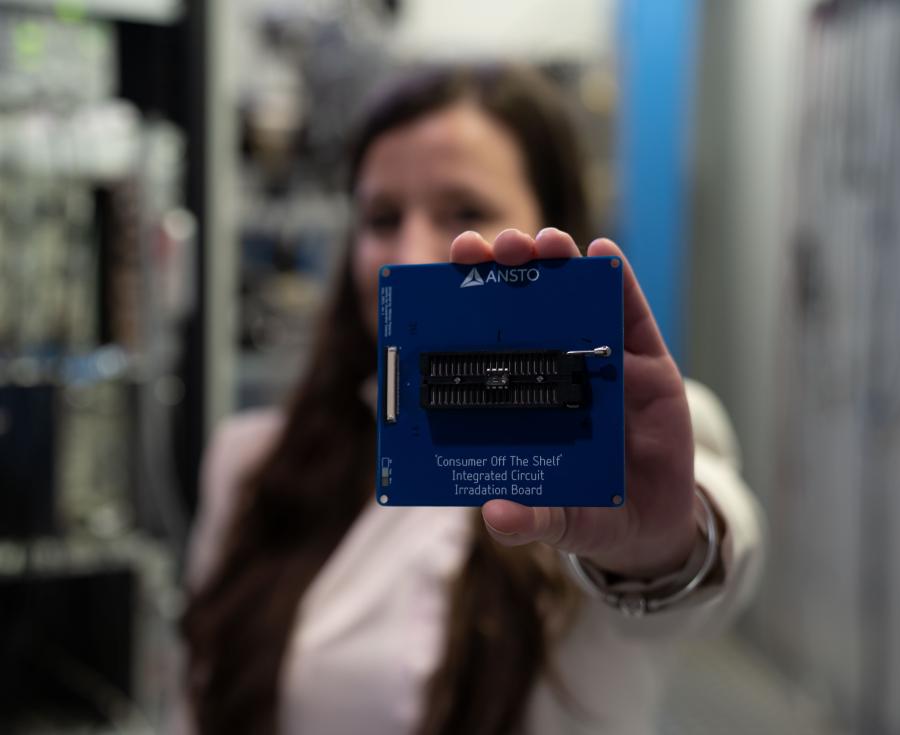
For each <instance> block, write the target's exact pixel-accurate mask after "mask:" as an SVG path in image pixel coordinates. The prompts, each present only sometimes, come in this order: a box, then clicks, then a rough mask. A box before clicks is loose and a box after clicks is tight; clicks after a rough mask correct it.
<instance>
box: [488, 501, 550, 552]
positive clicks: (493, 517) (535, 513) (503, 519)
mask: <svg viewBox="0 0 900 735" xmlns="http://www.w3.org/2000/svg"><path fill="white" fill-rule="evenodd" d="M481 514H482V517H483V518H484V522H485V524H486V526H487V529H488V532H489V533H490V534H491V536H492V537H493V538H494V539H495V540H496V541H497V542H499V543H501V544H503V545H504V546H521V545H522V544H529V543H532V542H533V541H543V542H545V543H548V544H557V543H559V541H560V540H561V539H562V538H563V537H564V536H565V533H566V516H565V512H564V510H563V509H562V508H530V507H528V506H526V505H520V504H519V503H514V502H512V501H511V500H489V501H488V502H487V503H485V504H484V506H483V507H482V509H481Z"/></svg>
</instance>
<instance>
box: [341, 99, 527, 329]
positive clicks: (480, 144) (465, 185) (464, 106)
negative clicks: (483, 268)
mask: <svg viewBox="0 0 900 735" xmlns="http://www.w3.org/2000/svg"><path fill="white" fill-rule="evenodd" d="M355 194H356V209H357V222H358V224H357V228H356V232H355V242H354V248H353V275H354V280H355V283H356V287H357V289H358V291H359V296H360V303H361V304H362V305H363V308H364V309H366V313H365V314H364V316H365V319H366V323H367V324H368V326H369V329H370V330H371V333H372V335H373V336H374V335H376V334H377V323H378V322H377V314H378V271H379V269H380V268H381V267H382V266H383V265H386V264H388V263H397V264H402V263H436V262H440V261H446V260H447V258H448V256H449V252H450V243H451V242H452V241H453V238H454V237H456V236H457V235H458V234H460V233H461V232H464V231H466V230H476V231H478V232H480V233H481V234H482V235H483V236H484V237H485V238H487V239H488V240H493V239H494V238H495V237H496V236H497V235H498V234H500V232H502V231H503V230H504V229H506V228H508V227H515V228H517V229H519V230H522V231H523V232H527V233H529V234H531V235H534V234H535V233H536V232H537V231H538V229H540V227H541V213H540V206H539V204H538V202H537V199H536V198H535V195H534V192H533V191H532V189H531V185H530V184H529V182H528V179H527V175H526V170H525V160H524V158H523V155H522V151H521V150H520V149H519V147H518V145H517V143H516V140H515V138H513V136H512V134H511V133H510V132H508V131H507V130H506V128H505V127H503V125H502V124H501V123H499V122H497V121H496V120H494V119H493V118H492V117H490V116H489V115H488V114H487V113H485V112H483V111H482V110H480V109H479V108H478V107H477V106H476V105H475V104H474V103H471V102H459V103H456V104H453V105H451V106H448V107H446V108H444V109H441V110H438V111H436V112H433V113H430V114H428V115H425V116H423V117H421V118H419V119H417V120H414V121H413V122H411V123H409V124H407V125H404V126H401V127H398V128H394V129H392V130H389V131H388V132H386V133H384V134H383V135H382V136H381V137H379V138H376V139H375V141H374V142H373V143H372V145H371V146H370V147H369V150H368V152H367V153H366V155H365V157H364V158H363V162H362V165H361V167H360V173H359V180H358V182H357V188H356V193H355Z"/></svg>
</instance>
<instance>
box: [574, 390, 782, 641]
mask: <svg viewBox="0 0 900 735" xmlns="http://www.w3.org/2000/svg"><path fill="white" fill-rule="evenodd" d="M685 387H686V391H687V398H688V404H689V406H690V411H691V422H692V427H693V432H694V478H695V481H696V483H697V484H698V485H699V486H700V487H701V488H702V489H703V490H704V491H705V493H706V495H707V497H708V498H709V499H710V501H711V502H712V504H713V506H714V508H715V510H716V512H717V513H718V515H719V518H720V519H721V521H722V522H723V525H724V532H723V534H722V537H721V539H720V545H719V548H720V554H721V561H722V569H723V571H724V574H723V575H722V577H721V579H720V580H719V581H717V582H716V583H712V584H705V585H703V586H702V587H701V588H700V589H699V590H698V591H697V592H695V593H694V594H693V595H691V596H690V597H688V598H687V599H685V600H683V601H682V602H680V603H678V604H676V605H673V606H671V607H668V608H666V609H664V610H660V611H657V612H654V613H652V614H649V615H645V616H644V617H641V618H634V617H627V616H625V615H623V614H621V613H620V612H619V611H617V610H614V609H612V608H611V607H609V606H608V605H607V604H606V603H604V602H602V601H601V600H592V601H591V603H590V606H589V607H590V613H589V614H591V615H600V616H602V617H603V618H605V619H607V622H608V624H609V625H611V626H612V627H613V628H614V629H615V630H617V631H619V632H620V633H622V634H623V635H626V636H639V637H673V638H674V637H680V636H682V635H692V634H697V633H701V632H702V633H703V634H704V635H706V634H710V633H716V632H719V631H721V630H722V629H724V628H725V627H726V626H727V625H728V624H729V623H731V622H732V621H733V620H734V618H735V617H736V616H737V614H738V613H739V612H740V611H741V610H742V609H743V608H744V607H745V606H746V604H747V603H748V602H749V600H750V598H751V597H752V595H753V593H754V591H755V589H756V586H757V583H758V581H759V576H760V573H761V570H762V565H763V559H764V549H765V537H766V530H765V521H764V518H763V514H762V510H761V508H760V506H759V503H758V502H757V500H756V498H755V497H754V495H753V493H752V491H751V490H750V489H749V488H748V487H747V485H746V484H745V483H744V481H743V480H742V479H741V475H740V452H739V449H738V444H737V441H736V438H735V434H734V430H733V428H732V426H731V422H730V421H729V419H728V416H727V414H726V413H725V409H724V408H723V406H722V404H721V402H720V401H719V400H718V398H716V396H715V395H714V394H713V393H712V391H710V390H709V389H708V388H706V387H704V386H702V385H700V384H699V383H696V382H694V381H690V380H688V381H686V382H685Z"/></svg>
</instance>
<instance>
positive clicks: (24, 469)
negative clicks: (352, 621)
mask: <svg viewBox="0 0 900 735" xmlns="http://www.w3.org/2000/svg"><path fill="white" fill-rule="evenodd" d="M95 5H96V6H97V7H96V8H95V7H94V6H95ZM120 5H121V7H122V9H124V11H125V12H124V15H122V16H120V15H119V14H118V13H117V5H116V4H115V3H100V4H95V3H17V2H5V1H4V2H0V730H2V731H3V732H19V731H22V732H30V731H31V730H32V729H37V730H41V729H43V730H44V731H46V730H47V729H50V730H54V731H55V728H56V727H58V726H59V727H61V726H62V723H73V724H74V723H78V722H80V721H94V722H106V723H107V724H114V725H115V726H116V729H117V730H121V729H122V728H123V727H124V726H125V723H126V721H128V722H130V721H134V722H137V723H139V724H140V723H143V724H146V721H147V718H146V717H145V716H144V715H141V714H139V709H138V708H137V707H135V706H134V704H133V703H134V702H135V701H136V700H137V699H139V690H140V689H141V687H144V686H145V685H147V676H148V674H150V669H152V668H154V667H157V666H158V662H152V661H150V660H149V659H147V658H146V657H143V656H141V655H139V649H140V647H141V639H140V637H139V636H138V629H137V624H136V621H137V620H138V618H139V616H141V615H143V614H144V613H143V612H142V609H143V607H144V606H145V603H146V602H147V600H150V599H156V600H158V601H159V603H160V604H159V612H160V614H161V615H162V616H169V617H171V615H172V614H174V611H175V603H176V602H177V600H176V599H175V597H174V596H173V594H174V593H173V592H172V590H173V580H174V557H173V555H172V554H171V553H170V551H169V550H168V549H169V547H170V546H171V547H172V548H175V549H177V548H178V547H179V546H180V544H181V543H183V540H184V536H185V529H186V523H187V521H186V515H185V512H184V510H183V505H182V502H181V500H180V498H179V497H178V494H177V489H178V481H177V466H176V457H175V438H174V435H173V431H172V412H173V411H174V410H175V409H176V407H177V406H178V405H179V404H181V403H182V401H183V399H184V397H185V384H184V380H183V379H182V377H181V375H180V369H181V368H180V364H181V360H182V359H183V347H182V336H181V330H182V328H183V325H184V322H185V321H186V320H187V319H189V318H190V317H191V315H192V314H193V312H194V311H195V308H196V301H195V292H196V285H195V261H196V257H197V254H196V232H197V226H196V223H195V220H194V217H193V216H192V215H191V214H190V213H188V211H187V210H186V209H185V203H186V197H185V183H184V182H185V178H186V169H187V163H186V137H185V131H184V129H183V128H181V127H179V126H178V125H175V124H173V122H171V121H169V120H167V119H166V118H165V117H164V116H163V115H162V114H154V113H164V112H165V110H162V109H160V110H156V111H153V110H151V109H150V106H149V105H147V99H146V97H144V96H143V94H140V95H137V96H136V97H135V98H129V97H128V96H127V90H126V86H127V85H126V83H125V81H123V80H126V81H127V77H128V75H127V74H124V73H123V67H124V64H125V60H126V59H127V58H128V49H127V48H124V50H123V45H122V43H123V38H127V39H128V40H129V42H130V41H132V40H140V39H141V38H159V37H160V34H162V33H164V30H163V29H164V28H165V27H168V24H174V23H176V21H177V20H178V18H179V14H178V12H177V10H178V4H177V3H172V2H169V3H156V4H154V3H150V2H144V3H138V4H134V3H132V4H131V5H129V4H128V3H123V4H120ZM95 10H96V11H97V12H94V11H95ZM151 23H152V24H156V23H163V24H166V25H164V26H162V27H159V26H155V25H150V24H151ZM172 27H174V26H172ZM148 667H149V668H148ZM158 683H159V682H156V683H155V684H154V688H157V685H158Z"/></svg>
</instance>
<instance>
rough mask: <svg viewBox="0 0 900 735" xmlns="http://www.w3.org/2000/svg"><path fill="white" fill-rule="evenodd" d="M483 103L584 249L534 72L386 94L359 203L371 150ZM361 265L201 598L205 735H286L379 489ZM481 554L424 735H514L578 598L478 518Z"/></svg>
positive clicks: (199, 701)
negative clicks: (318, 635) (315, 610)
mask: <svg viewBox="0 0 900 735" xmlns="http://www.w3.org/2000/svg"><path fill="white" fill-rule="evenodd" d="M461 99H471V100H472V101H474V102H476V103H477V104H478V105H479V106H480V107H481V108H482V109H484V110H485V111H486V112H487V113H489V114H491V115H492V116H494V117H495V118H496V119H497V120H499V121H500V122H502V123H503V124H504V125H505V126H506V127H507V129H508V130H509V131H510V133H511V134H512V135H513V136H514V137H515V139H516V140H517V142H518V143H519V145H520V147H521V150H522V152H523V154H524V156H525V159H526V165H527V173H528V177H529V182H530V183H531V185H532V187H533V189H534V191H535V193H536V195H537V199H538V201H539V203H540V206H541V210H542V212H541V213H542V215H543V221H544V224H546V225H553V226H556V227H559V228H560V229H564V230H567V231H568V232H570V233H571V234H572V235H573V236H574V237H575V238H576V241H577V242H579V243H582V244H583V243H585V242H586V239H587V237H588V234H589V218H588V208H587V203H586V197H585V192H584V188H583V184H582V176H581V171H580V167H581V165H582V161H581V158H580V155H579V150H578V148H577V144H576V140H577V136H576V135H575V134H574V130H573V125H572V123H571V122H570V117H569V115H568V114H567V112H566V110H565V109H564V105H563V103H562V101H561V99H560V96H559V94H558V93H557V92H556V91H555V90H554V89H553V87H552V85H550V84H548V83H547V81H546V80H545V79H543V78H542V77H540V76H539V75H537V74H536V73H535V72H533V71H527V70H523V69H518V68H515V67H509V66H486V67H466V68H460V67H453V68H439V69H430V70H427V71H424V72H419V73H415V74H412V75H409V76H407V77H404V78H402V79H400V80H398V81H395V82H394V83H393V84H392V85H391V86H390V87H389V88H387V89H384V90H381V91H380V93H379V94H377V95H376V96H375V98H374V101H373V102H372V103H371V104H370V105H369V107H368V108H367V112H366V114H365V115H364V116H363V118H362V124H361V125H360V126H359V128H358V131H357V135H356V137H355V140H354V141H353V145H352V148H351V152H350V157H349V158H350V176H349V184H350V189H351V192H352V190H353V189H354V187H355V184H356V179H357V176H358V173H359V170H360V167H361V166H362V163H363V160H364V157H365V154H366V152H367V151H368V149H369V148H370V146H371V144H372V143H373V141H375V140H376V139H377V138H378V137H379V136H380V135H381V134H383V133H385V132H386V131H388V130H391V129H393V128H396V127H398V126H400V125H402V124H404V123H407V122H410V121H412V120H415V119H417V118H419V117H421V116H423V115H425V114H427V113H429V112H433V111H437V110H440V109H442V108H443V107H446V106H448V105H450V104H452V103H453V102H456V101H459V100H461ZM350 257H351V254H350V252H348V255H347V258H346V259H345V261H344V263H343V266H342V268H341V269H340V271H339V275H338V282H337V284H336V288H335V290H334V298H333V300H332V302H331V303H330V305H329V307H328V308H327V309H326V312H325V314H324V319H323V320H322V322H321V324H320V329H319V332H318V337H317V341H316V343H315V346H314V349H313V352H312V357H311V360H310V363H309V366H308V369H307V371H306V373H305V375H304V377H303V379H302V381H301V383H300V385H299V387H298V389H297V391H296V393H295V394H294V397H293V399H292V400H291V402H290V404H289V406H288V409H287V419H286V424H285V426H284V429H283V431H282V432H281V434H280V436H279V438H278V440H277V441H276V443H275V445H274V446H273V447H272V449H271V451H270V452H269V454H268V455H267V456H266V458H265V459H264V461H263V462H262V463H261V464H260V465H259V466H258V467H256V468H254V470H253V471H252V472H251V473H250V474H249V475H248V476H247V477H246V478H244V481H243V483H242V486H241V493H240V498H239V503H238V508H237V511H236V513H235V515H234V520H233V523H232V525H231V528H230V530H229V532H228V534H227V537H226V539H225V546H224V550H223V554H222V558H221V562H220V563H219V565H218V567H217V569H216V571H215V573H214V574H213V576H212V578H211V579H209V580H208V581H207V582H206V584H205V585H204V586H203V587H202V589H200V590H199V591H198V592H197V593H195V594H194V595H193V597H192V598H191V600H190V603H189V607H188V610H187V613H186V615H185V617H184V621H183V631H184V634H185V636H186V639H187V642H188V645H189V654H190V657H189V670H188V675H189V681H188V685H189V694H190V702H191V704H192V706H193V711H194V715H195V719H196V726H197V729H198V731H199V732H200V733H201V734H202V735H212V734H213V733H214V734H215V735H229V733H248V732H253V733H263V734H267V733H274V732H275V729H276V710H277V702H278V677H279V673H280V670H281V666H282V659H283V655H284V651H285V648H286V645H287V641H288V636H289V634H290V631H291V629H292V627H293V625H294V622H295V616H296V612H297V607H298V603H299V601H300V600H301V598H302V597H303V595H304V593H305V591H306V589H307V588H308V586H309V584H310V582H311V581H312V579H313V578H314V577H315V575H316V573H317V572H318V571H319V569H321V567H322V565H323V564H324V563H325V561H326V560H327V559H328V557H329V556H330V554H331V553H332V552H333V551H334V549H335V548H336V547H337V545H338V544H339V543H340V541H341V539H342V538H343V536H344V534H345V533H346V531H347V529H348V528H349V526H350V525H351V524H352V523H353V521H354V519H355V518H356V517H357V515H358V514H359V512H360V509H361V508H362V506H363V504H364V502H365V500H366V499H367V498H368V497H370V495H371V493H372V492H373V487H372V480H373V467H374V464H373V463H374V434H375V427H374V420H373V416H372V412H371V409H370V408H369V406H367V405H366V404H365V402H364V401H363V400H362V399H361V397H360V387H361V384H362V383H363V381H365V380H366V379H367V378H368V377H369V376H370V375H371V374H372V373H373V372H374V369H375V346H374V345H373V344H372V340H371V337H370V336H369V335H368V333H367V331H366V328H365V326H364V320H363V317H362V305H361V304H360V303H359V301H358V298H357V294H356V290H355V288H354V284H353V279H352V276H351V270H350ZM473 524H474V525H475V529H476V530H475V533H474V536H473V539H474V540H473V544H472V548H471V550H470V553H469V556H468V558H467V560H466V562H465V564H464V565H463V569H462V570H461V572H460V574H459V576H458V577H457V580H456V582H455V583H454V584H453V587H452V590H451V591H450V595H451V602H450V611H449V617H448V620H447V626H448V634H447V640H446V644H445V651H444V656H443V659H442V661H441V663H440V664H439V666H438V668H437V670H436V671H435V673H434V674H433V676H432V678H431V680H430V682H429V684H428V689H427V692H425V708H424V716H423V718H422V721H421V723H420V724H419V728H418V733H419V735H451V734H456V733H463V732H464V733H467V734H469V735H507V734H508V733H511V732H513V731H514V730H515V729H516V728H517V726H518V725H519V724H520V722H521V718H522V716H523V714H524V707H523V702H525V701H527V697H528V694H529V692H530V690H531V689H532V687H533V686H534V683H535V681H536V679H537V677H538V675H539V674H540V673H541V672H542V671H546V670H548V669H549V667H550V665H551V661H550V657H549V652H550V649H551V646H552V642H553V638H554V636H556V635H557V634H559V633H560V631H561V630H562V627H563V621H565V620H566V618H567V614H568V613H571V612H572V610H573V609H574V600H575V599H576V596H575V594H574V592H573V590H572V588H571V585H569V584H568V583H567V582H566V579H565V577H564V576H563V575H562V574H561V573H560V570H559V567H558V565H557V564H556V559H555V556H554V555H552V554H548V553H547V550H546V549H542V548H528V549H504V548H501V547H499V546H497V545H496V544H494V543H493V542H492V541H491V539H490V537H489V536H488V535H487V533H486V532H485V530H484V526H483V523H482V522H481V519H480V515H479V514H477V513H473Z"/></svg>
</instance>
